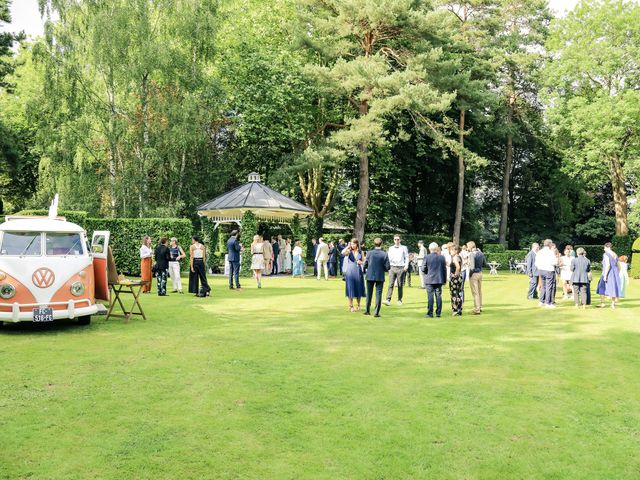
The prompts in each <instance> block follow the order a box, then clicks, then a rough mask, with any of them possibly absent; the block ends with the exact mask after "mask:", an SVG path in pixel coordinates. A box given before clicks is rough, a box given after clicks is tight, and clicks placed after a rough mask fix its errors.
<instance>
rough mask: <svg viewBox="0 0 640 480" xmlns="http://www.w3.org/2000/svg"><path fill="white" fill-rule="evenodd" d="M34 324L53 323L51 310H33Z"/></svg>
mask: <svg viewBox="0 0 640 480" xmlns="http://www.w3.org/2000/svg"><path fill="white" fill-rule="evenodd" d="M33 321H34V322H53V308H34V309H33Z"/></svg>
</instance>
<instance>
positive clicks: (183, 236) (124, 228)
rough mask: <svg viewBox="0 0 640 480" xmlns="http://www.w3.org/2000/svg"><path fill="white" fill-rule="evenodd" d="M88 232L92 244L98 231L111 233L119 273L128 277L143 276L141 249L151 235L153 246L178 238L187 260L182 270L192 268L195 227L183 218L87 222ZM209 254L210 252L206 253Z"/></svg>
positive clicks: (107, 219)
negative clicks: (161, 239)
mask: <svg viewBox="0 0 640 480" xmlns="http://www.w3.org/2000/svg"><path fill="white" fill-rule="evenodd" d="M85 229H86V230H87V233H88V236H89V241H91V236H92V234H93V232H94V231H96V230H108V231H110V232H111V240H110V244H111V249H112V250H113V255H114V257H115V259H116V267H117V269H118V272H121V273H124V274H126V275H136V276H137V275H140V245H141V242H142V237H144V236H145V235H149V236H150V237H151V239H152V241H153V246H154V247H155V245H156V244H157V243H158V241H159V240H160V237H167V238H171V237H176V238H177V239H178V244H179V245H180V246H181V247H182V248H183V249H184V251H185V253H186V254H187V258H185V259H184V260H183V261H182V269H183V270H187V269H188V265H189V246H190V245H191V235H192V233H193V225H192V224H191V220H188V219H184V218H87V219H86V224H85ZM207 253H209V249H207Z"/></svg>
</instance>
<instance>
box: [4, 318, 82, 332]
mask: <svg viewBox="0 0 640 480" xmlns="http://www.w3.org/2000/svg"><path fill="white" fill-rule="evenodd" d="M87 328H90V326H89V325H78V322H77V320H70V319H69V320H56V321H55V322H46V323H38V322H18V323H7V322H5V323H4V325H3V326H2V327H0V335H18V334H21V333H34V334H37V335H51V334H56V333H58V332H67V331H72V330H78V331H83V330H86V329H87Z"/></svg>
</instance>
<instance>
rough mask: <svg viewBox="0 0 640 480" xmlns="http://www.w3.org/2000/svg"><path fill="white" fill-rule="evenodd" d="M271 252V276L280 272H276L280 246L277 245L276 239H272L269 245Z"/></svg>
mask: <svg viewBox="0 0 640 480" xmlns="http://www.w3.org/2000/svg"><path fill="white" fill-rule="evenodd" d="M271 250H272V251H273V269H272V270H271V275H278V273H280V271H279V270H278V268H279V267H278V257H279V256H280V244H279V243H278V239H277V238H274V239H273V243H272V244H271Z"/></svg>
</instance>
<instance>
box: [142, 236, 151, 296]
mask: <svg viewBox="0 0 640 480" xmlns="http://www.w3.org/2000/svg"><path fill="white" fill-rule="evenodd" d="M152 258H153V250H152V248H151V237H150V236H149V235H145V236H144V237H143V238H142V245H141V246H140V280H142V281H143V282H147V283H145V284H144V285H142V293H149V292H150V291H151V275H152V272H151V268H152V265H151V264H152V262H153V260H152Z"/></svg>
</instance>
